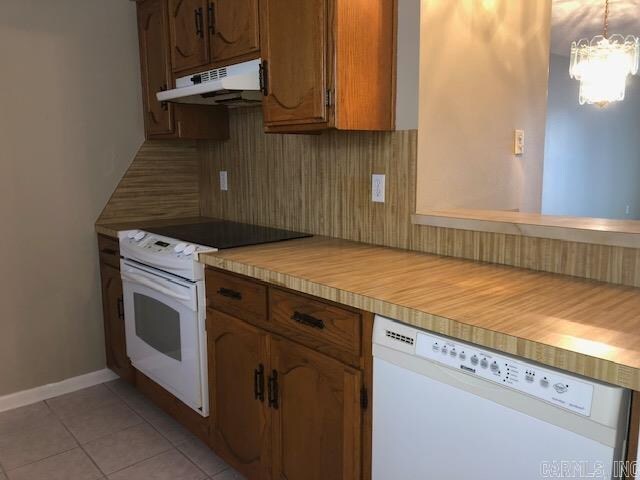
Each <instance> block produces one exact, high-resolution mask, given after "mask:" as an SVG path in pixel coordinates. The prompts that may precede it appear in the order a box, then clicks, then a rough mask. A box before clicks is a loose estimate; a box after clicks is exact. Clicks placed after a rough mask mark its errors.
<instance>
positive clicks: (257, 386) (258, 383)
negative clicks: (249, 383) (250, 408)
mask: <svg viewBox="0 0 640 480" xmlns="http://www.w3.org/2000/svg"><path fill="white" fill-rule="evenodd" d="M253 391H254V394H255V398H256V400H260V401H261V402H264V365H262V364H260V365H258V368H256V369H255V370H254V371H253Z"/></svg>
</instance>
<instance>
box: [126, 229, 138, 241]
mask: <svg viewBox="0 0 640 480" xmlns="http://www.w3.org/2000/svg"><path fill="white" fill-rule="evenodd" d="M138 233H140V231H139V230H129V232H128V233H127V238H128V239H129V240H133V238H134V237H135V236H136V235H137V234H138Z"/></svg>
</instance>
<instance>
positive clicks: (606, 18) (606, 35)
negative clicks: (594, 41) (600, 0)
mask: <svg viewBox="0 0 640 480" xmlns="http://www.w3.org/2000/svg"><path fill="white" fill-rule="evenodd" d="M604 38H609V0H606V1H605V4H604Z"/></svg>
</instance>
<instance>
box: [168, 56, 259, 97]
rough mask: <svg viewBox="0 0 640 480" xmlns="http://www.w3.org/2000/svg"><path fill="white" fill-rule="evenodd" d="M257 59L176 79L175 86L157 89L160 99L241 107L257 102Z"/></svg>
mask: <svg viewBox="0 0 640 480" xmlns="http://www.w3.org/2000/svg"><path fill="white" fill-rule="evenodd" d="M261 64H262V61H261V60H260V59H256V60H250V61H248V62H243V63H238V64H236V65H230V66H228V67H222V68H216V69H214V70H207V71H205V72H200V73H196V74H195V75H187V76H185V77H181V78H178V79H176V88H174V89H173V90H165V91H164V92H158V93H157V94H156V97H157V98H158V101H160V102H175V103H192V104H193V103H195V104H201V105H227V106H229V107H244V106H250V105H259V104H260V102H261V101H262V89H261V87H260V83H261V82H260V66H261Z"/></svg>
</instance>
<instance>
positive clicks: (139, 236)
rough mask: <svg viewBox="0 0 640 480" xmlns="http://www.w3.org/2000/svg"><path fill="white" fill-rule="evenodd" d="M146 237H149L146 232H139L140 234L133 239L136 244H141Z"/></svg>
mask: <svg viewBox="0 0 640 480" xmlns="http://www.w3.org/2000/svg"><path fill="white" fill-rule="evenodd" d="M146 236H147V234H146V233H144V232H138V233H136V234H135V236H134V237H133V239H134V240H135V241H136V242H139V241H140V240H142V239H143V238H144V237H146Z"/></svg>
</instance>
